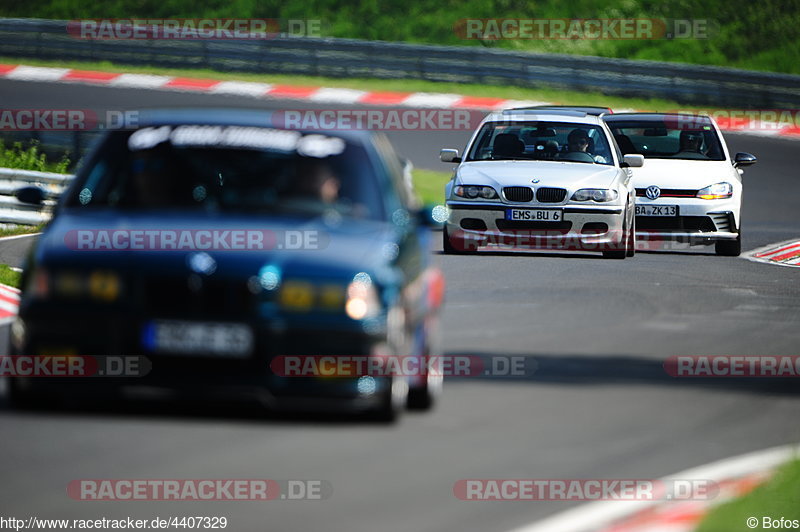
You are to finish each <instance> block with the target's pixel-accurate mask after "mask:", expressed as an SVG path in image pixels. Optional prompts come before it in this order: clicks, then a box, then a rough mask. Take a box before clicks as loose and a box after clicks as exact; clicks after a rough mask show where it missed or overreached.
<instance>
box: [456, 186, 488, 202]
mask: <svg viewBox="0 0 800 532" xmlns="http://www.w3.org/2000/svg"><path fill="white" fill-rule="evenodd" d="M453 193H454V194H455V195H456V196H458V197H459V198H468V199H476V198H479V197H480V198H483V199H496V198H498V197H499V196H498V195H497V191H496V190H495V189H494V188H492V187H487V186H483V185H458V186H457V187H455V189H454V190H453Z"/></svg>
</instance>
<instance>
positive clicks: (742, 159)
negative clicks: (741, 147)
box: [733, 152, 758, 168]
mask: <svg viewBox="0 0 800 532" xmlns="http://www.w3.org/2000/svg"><path fill="white" fill-rule="evenodd" d="M757 161H758V159H756V156H755V155H753V154H752V153H745V152H739V153H737V154H736V156H735V157H734V158H733V166H735V167H737V168H739V167H740V166H750V165H751V164H756V162H757Z"/></svg>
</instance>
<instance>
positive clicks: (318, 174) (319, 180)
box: [294, 158, 341, 204]
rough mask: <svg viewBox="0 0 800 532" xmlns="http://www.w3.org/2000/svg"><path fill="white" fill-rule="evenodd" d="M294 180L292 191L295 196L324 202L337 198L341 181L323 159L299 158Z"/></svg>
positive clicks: (333, 201) (336, 199) (330, 202)
mask: <svg viewBox="0 0 800 532" xmlns="http://www.w3.org/2000/svg"><path fill="white" fill-rule="evenodd" d="M295 180H296V181H295V183H294V192H295V194H296V195H297V196H300V197H303V198H306V199H313V200H316V201H320V202H322V203H324V204H333V203H336V202H337V201H338V199H339V188H340V187H341V182H340V181H339V179H338V178H337V177H336V174H334V173H333V170H332V169H331V167H330V165H329V164H328V163H326V162H324V161H321V160H319V159H306V158H304V159H301V160H300V161H299V162H298V163H297V166H296V168H295Z"/></svg>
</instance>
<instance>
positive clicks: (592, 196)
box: [572, 188, 619, 203]
mask: <svg viewBox="0 0 800 532" xmlns="http://www.w3.org/2000/svg"><path fill="white" fill-rule="evenodd" d="M618 197H619V194H618V193H617V191H616V190H609V189H606V188H582V189H580V190H577V191H575V194H573V195H572V201H589V200H592V201H596V202H598V203H606V202H609V201H614V200H615V199H617V198H618Z"/></svg>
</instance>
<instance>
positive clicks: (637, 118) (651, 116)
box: [603, 113, 711, 124]
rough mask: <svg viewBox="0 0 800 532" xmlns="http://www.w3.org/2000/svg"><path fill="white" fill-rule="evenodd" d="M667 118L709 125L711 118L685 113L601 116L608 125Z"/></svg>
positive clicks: (656, 120)
mask: <svg viewBox="0 0 800 532" xmlns="http://www.w3.org/2000/svg"><path fill="white" fill-rule="evenodd" d="M669 118H683V119H685V120H693V121H695V122H707V123H709V124H710V123H711V118H709V117H708V116H706V115H693V114H686V113H616V114H613V115H605V116H603V120H605V121H606V122H608V123H612V122H630V121H636V122H663V121H664V120H665V119H669Z"/></svg>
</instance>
